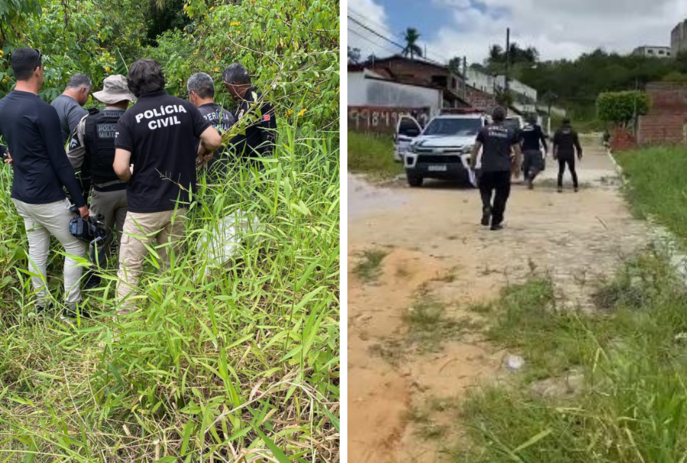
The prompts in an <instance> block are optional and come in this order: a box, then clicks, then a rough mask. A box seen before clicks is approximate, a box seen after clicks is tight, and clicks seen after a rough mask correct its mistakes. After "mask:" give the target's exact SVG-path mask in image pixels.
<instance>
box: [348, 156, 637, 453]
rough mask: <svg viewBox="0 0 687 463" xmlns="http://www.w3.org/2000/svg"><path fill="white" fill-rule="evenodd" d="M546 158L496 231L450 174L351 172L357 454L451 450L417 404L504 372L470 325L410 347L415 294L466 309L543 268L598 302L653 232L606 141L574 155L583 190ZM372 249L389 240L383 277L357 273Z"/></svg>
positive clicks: (581, 298) (576, 295)
mask: <svg viewBox="0 0 687 463" xmlns="http://www.w3.org/2000/svg"><path fill="white" fill-rule="evenodd" d="M548 163H549V165H548V166H547V167H548V169H547V170H546V171H545V172H544V173H543V174H542V176H541V177H540V178H539V179H537V180H538V184H537V186H536V188H535V190H533V191H528V190H527V189H526V188H525V187H524V185H522V184H518V185H514V187H513V192H512V195H511V198H510V201H509V203H508V209H507V211H506V220H505V225H506V228H505V229H504V230H502V231H500V232H492V231H489V230H488V229H485V228H483V227H481V226H480V225H479V218H480V212H481V204H480V200H479V195H478V193H477V191H476V190H473V189H465V188H461V187H459V186H455V185H450V184H446V183H442V182H427V185H426V187H424V188H421V189H410V188H408V187H406V186H405V185H404V184H403V182H393V183H391V184H389V185H387V186H385V187H383V188H378V187H373V186H371V185H369V184H367V183H365V182H364V181H363V180H361V179H359V178H354V177H349V179H348V182H349V198H348V210H349V226H348V230H349V232H348V239H349V243H348V249H349V262H350V264H349V269H350V273H349V280H348V281H349V288H348V290H349V299H348V300H349V306H348V317H349V331H348V333H349V339H348V349H349V351H348V372H349V373H348V378H349V396H348V405H349V414H348V416H349V428H348V436H349V447H348V448H349V455H350V457H349V461H350V462H370V463H371V462H379V463H385V462H440V461H447V456H446V454H445V453H443V452H442V449H441V445H438V444H437V442H436V441H435V442H428V441H426V440H424V439H423V438H422V437H421V436H419V433H418V425H417V423H416V420H413V419H411V418H410V417H411V412H412V411H413V410H416V409H418V407H422V406H423V404H426V403H427V401H428V399H430V398H442V399H443V398H448V399H451V400H453V401H454V402H460V399H461V397H463V396H464V395H465V393H466V391H468V390H469V389H470V388H472V387H476V386H477V385H479V384H483V383H484V382H485V381H491V380H494V379H495V378H497V377H498V376H499V375H502V374H504V369H503V366H502V365H503V359H504V357H505V356H506V355H507V354H508V353H507V352H503V351H499V350H497V349H495V348H494V347H493V346H490V345H488V344H487V343H485V342H484V341H483V340H481V339H480V336H479V334H478V333H470V332H468V333H465V335H463V336H461V337H460V339H459V340H456V341H450V342H447V343H445V344H444V345H443V346H442V349H441V350H440V352H438V353H431V354H425V353H420V352H419V351H417V350H415V351H414V350H413V349H412V348H408V347H407V343H406V344H404V340H405V339H407V337H408V333H407V326H405V324H404V319H403V314H404V313H406V312H407V311H408V310H409V309H410V307H411V306H412V304H413V302H414V301H415V300H417V298H418V297H419V296H418V295H422V296H423V297H425V296H427V295H430V296H431V297H432V298H434V299H436V300H439V301H441V302H442V303H443V304H445V305H446V306H447V307H448V310H449V312H450V315H451V316H454V317H459V318H460V317H464V316H467V312H465V310H464V307H465V306H466V305H468V304H473V303H479V302H485V301H488V300H491V299H493V298H496V297H497V296H498V292H499V290H500V289H501V288H502V287H504V286H505V285H507V284H509V283H517V282H521V281H524V280H525V279H526V278H527V277H528V276H531V275H532V273H533V272H537V273H539V274H541V273H543V272H544V273H546V274H548V275H549V276H550V277H551V278H552V280H553V282H554V284H555V287H556V290H557V294H558V296H559V297H560V299H561V301H565V302H566V303H567V304H570V305H574V306H576V307H582V308H584V309H589V310H591V308H592V306H591V301H590V296H591V293H592V292H593V290H594V288H595V287H596V286H595V285H596V284H598V283H599V282H600V281H601V280H603V279H604V278H605V277H609V276H611V275H612V273H613V271H614V270H615V269H616V268H617V267H618V265H619V263H620V262H621V261H622V260H623V259H624V258H626V257H627V256H629V255H631V254H632V253H634V252H636V251H637V250H638V249H640V248H642V247H644V246H645V245H646V244H647V243H648V231H647V229H646V226H645V225H644V223H643V222H641V221H637V220H635V219H633V218H632V217H631V215H630V213H629V211H628V209H627V206H626V205H625V203H624V201H623V199H622V197H621V195H620V193H619V185H620V183H619V179H618V178H617V175H616V173H615V171H614V169H613V165H612V163H611V161H610V159H608V157H607V156H606V154H605V152H604V151H603V150H601V149H600V148H595V147H587V149H586V156H585V158H584V159H583V162H582V163H580V164H579V165H578V173H579V176H580V182H581V184H582V188H581V191H580V192H579V193H573V192H572V188H571V186H570V185H569V182H570V178H569V177H567V182H568V185H567V189H566V190H565V192H564V193H561V194H559V193H556V190H555V180H554V178H555V175H556V172H555V170H556V169H555V168H554V165H553V162H551V161H550V160H549V161H548ZM373 249H375V250H380V249H381V250H386V251H387V252H388V254H387V256H386V257H385V259H384V260H383V262H382V273H381V275H380V277H379V278H378V279H377V281H376V282H369V281H361V280H360V279H359V278H358V277H357V276H356V274H355V272H354V269H355V267H356V263H357V262H359V261H360V259H361V255H362V253H363V252H364V251H366V250H373ZM380 352H382V354H380ZM400 352H402V353H403V356H402V357H400V358H399V359H394V354H395V353H400ZM452 424H453V426H451V428H452V432H451V434H450V435H449V436H447V437H446V439H445V440H446V442H447V443H448V442H450V443H451V444H455V443H456V442H460V438H461V429H460V423H452Z"/></svg>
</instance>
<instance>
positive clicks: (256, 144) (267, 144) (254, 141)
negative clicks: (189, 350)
mask: <svg viewBox="0 0 687 463" xmlns="http://www.w3.org/2000/svg"><path fill="white" fill-rule="evenodd" d="M256 101H257V102H262V104H261V105H260V107H257V105H258V103H256ZM244 117H249V118H251V121H253V122H251V123H249V124H248V125H247V126H246V133H245V134H239V135H236V136H235V137H234V138H232V139H231V141H230V142H229V146H231V147H232V149H233V151H234V153H236V155H237V156H238V157H240V158H256V157H263V156H264V157H269V156H271V155H272V152H273V151H274V140H275V137H276V130H277V116H276V114H275V113H274V106H272V105H271V104H270V103H268V102H267V101H264V100H262V93H260V92H258V91H257V90H256V89H255V88H254V87H251V88H249V89H248V91H247V92H246V94H245V96H244V99H243V100H242V101H241V103H240V104H239V107H238V110H237V111H236V118H237V119H238V120H239V121H241V119H242V118H244Z"/></svg>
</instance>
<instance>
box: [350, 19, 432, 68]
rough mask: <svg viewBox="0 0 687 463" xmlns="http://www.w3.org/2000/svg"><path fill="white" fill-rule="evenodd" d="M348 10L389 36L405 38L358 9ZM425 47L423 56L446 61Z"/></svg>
mask: <svg viewBox="0 0 687 463" xmlns="http://www.w3.org/2000/svg"><path fill="white" fill-rule="evenodd" d="M348 11H349V13H353V14H355V15H356V16H359V17H360V18H361V19H360V20H363V21H365V23H367V24H368V25H370V24H371V25H374V26H376V27H379V29H380V30H382V31H385V32H387V33H388V34H390V35H391V36H393V37H395V38H399V39H405V36H404V35H403V34H402V33H400V32H398V33H394V32H393V31H391V29H388V28H387V26H385V25H383V24H381V23H379V22H377V21H374V20H372V19H370V18H368V17H366V16H365V15H364V14H362V13H360V12H359V11H356V10H355V9H353V8H351V7H350V6H349V7H348ZM349 17H350V16H349ZM360 20H359V21H360ZM403 48H405V47H403ZM425 49H426V50H427V56H425V58H429V55H432V56H433V57H434V58H436V60H435V61H438V62H443V61H446V57H445V56H443V55H441V54H439V53H437V52H435V51H433V50H431V49H428V48H427V47H426V46H425Z"/></svg>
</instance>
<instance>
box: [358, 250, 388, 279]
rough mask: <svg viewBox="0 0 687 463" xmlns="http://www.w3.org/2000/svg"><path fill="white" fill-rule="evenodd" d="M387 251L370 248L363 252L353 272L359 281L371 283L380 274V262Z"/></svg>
mask: <svg viewBox="0 0 687 463" xmlns="http://www.w3.org/2000/svg"><path fill="white" fill-rule="evenodd" d="M387 254H388V252H387V251H384V250H382V249H371V250H368V251H365V252H363V257H362V259H361V260H360V261H359V262H358V263H357V264H356V265H355V268H354V269H353V272H354V273H355V275H356V276H357V277H358V278H360V280H361V281H363V282H365V283H368V284H371V283H374V282H376V281H377V278H379V276H380V275H381V274H382V262H383V261H384V258H385V257H386V256H387Z"/></svg>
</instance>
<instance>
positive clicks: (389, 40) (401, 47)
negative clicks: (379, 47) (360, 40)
mask: <svg viewBox="0 0 687 463" xmlns="http://www.w3.org/2000/svg"><path fill="white" fill-rule="evenodd" d="M348 19H352V20H353V22H354V23H356V24H357V25H358V26H360V27H362V28H363V29H365V30H366V31H368V32H371V33H372V34H374V35H376V36H377V37H379V38H381V39H384V40H386V41H387V42H389V43H390V44H392V45H395V46H397V47H399V48H400V49H401V50H403V49H404V48H405V45H401V44H400V43H398V42H394V41H393V40H391V39H390V38H388V37H386V36H384V35H382V34H380V33H379V32H377V31H376V30H374V29H372V28H371V27H369V26H367V25H366V24H363V23H362V22H360V21H358V20H357V19H356V18H354V17H352V16H351V15H348Z"/></svg>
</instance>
